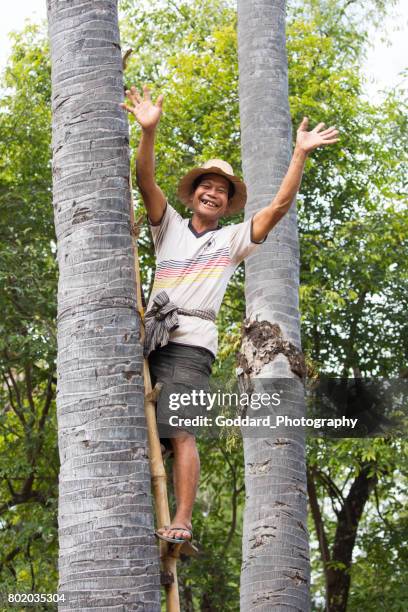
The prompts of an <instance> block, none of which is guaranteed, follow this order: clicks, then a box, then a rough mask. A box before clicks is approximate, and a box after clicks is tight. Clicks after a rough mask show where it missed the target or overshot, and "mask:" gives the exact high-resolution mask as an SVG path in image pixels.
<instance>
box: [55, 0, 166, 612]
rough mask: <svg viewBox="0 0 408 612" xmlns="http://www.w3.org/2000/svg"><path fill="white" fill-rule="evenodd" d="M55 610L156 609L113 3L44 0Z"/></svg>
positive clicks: (124, 131) (103, 0) (125, 140)
mask: <svg viewBox="0 0 408 612" xmlns="http://www.w3.org/2000/svg"><path fill="white" fill-rule="evenodd" d="M48 18H49V33H50V42H51V54H52V106H53V144H52V146H53V199H54V213H55V227H56V233H57V240H58V262H59V271H60V277H59V287H58V364H57V367H58V391H57V409H58V438H59V452H60V459H61V470H60V489H59V516H58V521H59V542H60V556H59V572H60V585H59V589H60V592H61V593H64V594H65V598H66V602H65V604H60V609H61V610H81V611H86V610H111V609H115V610H148V611H158V610H159V609H160V592H159V589H160V587H159V560H158V552H157V546H156V544H155V541H154V536H153V514H152V503H151V491H150V473H149V464H148V459H147V449H146V427H145V418H144V409H143V403H144V402H143V400H144V397H143V370H142V366H143V361H142V350H141V346H140V339H139V319H138V314H137V310H136V296H135V278H134V259H133V251H132V243H131V235H130V224H129V198H130V193H129V187H128V179H129V158H128V126H127V120H126V118H125V115H124V113H123V111H122V110H121V109H120V107H119V103H120V102H121V101H122V99H123V79H122V62H121V51H120V44H119V31H118V17H117V2H116V1H107V0H97V1H92V2H91V1H87V0H65V1H56V0H48Z"/></svg>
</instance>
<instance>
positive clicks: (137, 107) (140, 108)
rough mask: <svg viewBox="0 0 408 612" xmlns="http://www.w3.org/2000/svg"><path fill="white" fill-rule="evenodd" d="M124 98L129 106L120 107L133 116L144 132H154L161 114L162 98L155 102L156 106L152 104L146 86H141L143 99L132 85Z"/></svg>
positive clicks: (122, 105)
mask: <svg viewBox="0 0 408 612" xmlns="http://www.w3.org/2000/svg"><path fill="white" fill-rule="evenodd" d="M126 97H127V99H128V101H129V102H130V104H125V103H123V104H121V107H122V108H124V109H125V110H127V111H128V113H131V114H132V115H134V116H135V117H136V120H137V122H138V123H139V124H140V126H141V127H142V128H143V129H144V130H146V131H149V130H155V129H156V127H157V125H158V123H159V121H160V116H161V114H162V108H163V96H162V95H160V96H159V97H158V98H157V100H156V104H153V101H152V99H151V96H150V90H149V88H148V86H147V85H144V86H143V97H142V96H141V95H140V93H139V92H138V91H137V89H136V87H135V86H134V85H132V87H131V88H130V89H127V90H126Z"/></svg>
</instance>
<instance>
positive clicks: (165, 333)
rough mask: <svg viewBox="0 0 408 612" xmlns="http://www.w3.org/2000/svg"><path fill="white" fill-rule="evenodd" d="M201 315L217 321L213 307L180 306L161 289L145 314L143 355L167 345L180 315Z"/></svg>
mask: <svg viewBox="0 0 408 612" xmlns="http://www.w3.org/2000/svg"><path fill="white" fill-rule="evenodd" d="M179 314H181V315H187V316H190V317H199V318H200V319H206V320H207V321H213V322H214V321H215V318H216V314H215V311H214V310H212V309H208V310H205V309H200V308H191V309H187V308H180V307H178V306H177V304H174V302H171V301H170V298H169V296H168V295H167V293H166V292H165V291H160V293H158V294H157V295H156V296H155V297H154V298H153V304H152V307H151V308H150V310H148V311H147V312H146V315H145V340H144V346H143V355H144V357H145V359H147V357H148V356H149V355H150V353H151V352H152V351H154V350H156V349H157V348H159V347H162V346H166V344H168V342H169V337H170V333H171V332H172V331H173V330H174V329H176V328H177V327H178V326H179V319H178V315H179Z"/></svg>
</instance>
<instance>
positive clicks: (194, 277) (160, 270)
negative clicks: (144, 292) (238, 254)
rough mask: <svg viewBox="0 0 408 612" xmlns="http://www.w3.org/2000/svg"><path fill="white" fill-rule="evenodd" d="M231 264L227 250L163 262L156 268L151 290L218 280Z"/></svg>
mask: <svg viewBox="0 0 408 612" xmlns="http://www.w3.org/2000/svg"><path fill="white" fill-rule="evenodd" d="M231 263H232V260H231V258H230V256H229V249H228V248H223V249H218V250H217V251H214V252H213V253H209V254H203V255H199V256H198V257H195V258H190V259H181V260H177V259H167V260H163V261H161V262H160V263H159V264H158V266H157V269H156V274H155V278H154V285H153V290H158V289H164V288H169V287H176V286H177V285H185V284H192V283H197V282H200V281H202V280H205V279H208V278H219V277H220V276H222V274H223V272H224V270H225V268H227V267H228V266H230V265H231Z"/></svg>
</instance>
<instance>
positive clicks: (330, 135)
mask: <svg viewBox="0 0 408 612" xmlns="http://www.w3.org/2000/svg"><path fill="white" fill-rule="evenodd" d="M308 125H309V120H308V118H307V117H303V120H302V123H301V124H300V126H299V128H298V131H297V137H296V146H298V147H300V148H301V149H302V150H303V151H304V152H305V153H310V152H311V151H313V149H317V147H324V146H327V145H330V144H334V143H335V142H338V141H339V138H337V135H338V133H339V132H338V130H337V129H336V128H335V127H334V126H331V127H329V128H327V129H326V130H325V129H324V127H325V124H324V123H318V124H317V125H316V127H315V128H313V130H311V131H310V132H308V131H307V128H308Z"/></svg>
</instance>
